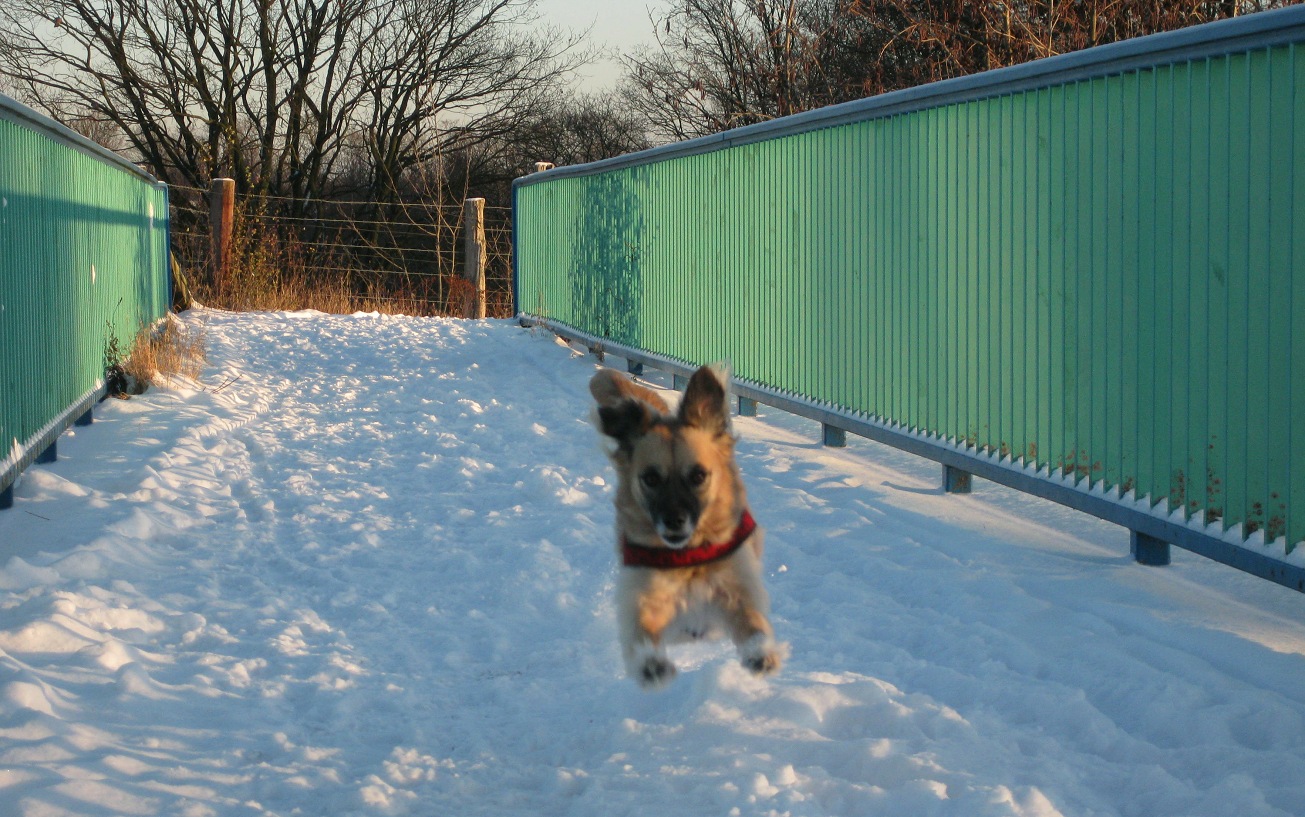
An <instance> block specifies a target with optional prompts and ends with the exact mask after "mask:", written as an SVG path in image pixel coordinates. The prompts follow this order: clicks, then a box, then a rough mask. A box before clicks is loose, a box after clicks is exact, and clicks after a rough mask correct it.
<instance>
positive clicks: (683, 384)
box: [671, 374, 689, 391]
mask: <svg viewBox="0 0 1305 817" xmlns="http://www.w3.org/2000/svg"><path fill="white" fill-rule="evenodd" d="M671 386H673V387H674V388H675V390H676V391H684V390H685V389H687V388H688V387H689V378H687V377H685V376H684V375H682V374H673V375H671Z"/></svg>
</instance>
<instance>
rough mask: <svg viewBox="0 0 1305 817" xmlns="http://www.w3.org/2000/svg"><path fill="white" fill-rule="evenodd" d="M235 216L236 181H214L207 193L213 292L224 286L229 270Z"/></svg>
mask: <svg viewBox="0 0 1305 817" xmlns="http://www.w3.org/2000/svg"><path fill="white" fill-rule="evenodd" d="M235 215H236V180H235V179H214V180H213V184H212V186H211V187H209V191H208V226H209V236H210V240H211V241H212V248H213V265H212V268H211V269H210V270H209V272H210V275H211V276H212V278H211V281H210V283H211V284H212V285H213V289H214V290H215V291H218V290H221V289H222V287H223V286H224V285H225V284H226V280H227V273H228V272H230V270H231V230H232V226H233V224H234V222H235Z"/></svg>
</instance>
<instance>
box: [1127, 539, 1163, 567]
mask: <svg viewBox="0 0 1305 817" xmlns="http://www.w3.org/2000/svg"><path fill="white" fill-rule="evenodd" d="M1128 552H1129V553H1130V554H1132V556H1133V561H1135V562H1137V563H1138V564H1140V565H1154V566H1157V567H1159V566H1163V565H1167V564H1169V543H1168V542H1166V541H1164V540H1163V539H1157V538H1155V537H1154V536H1148V535H1147V534H1145V533H1142V532H1141V531H1131V532H1130V535H1129V545H1128Z"/></svg>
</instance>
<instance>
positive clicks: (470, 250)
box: [462, 199, 485, 318]
mask: <svg viewBox="0 0 1305 817" xmlns="http://www.w3.org/2000/svg"><path fill="white" fill-rule="evenodd" d="M462 216H463V218H462V223H463V230H464V248H465V249H464V252H463V264H464V266H463V273H462V274H463V277H465V278H466V279H467V283H468V284H469V286H468V287H467V296H466V298H465V299H464V301H463V304H464V306H463V310H462V316H463V317H464V318H483V317H485V200H484V199H467V200H466V201H464V202H463V203H462Z"/></svg>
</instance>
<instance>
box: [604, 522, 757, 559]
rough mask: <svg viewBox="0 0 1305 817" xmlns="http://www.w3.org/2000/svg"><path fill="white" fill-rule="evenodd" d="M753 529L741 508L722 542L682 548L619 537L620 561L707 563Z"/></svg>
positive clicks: (727, 552)
mask: <svg viewBox="0 0 1305 817" xmlns="http://www.w3.org/2000/svg"><path fill="white" fill-rule="evenodd" d="M756 529H757V523H756V521H755V520H753V518H752V514H751V513H749V512H748V511H747V509H744V511H743V518H742V519H740V520H739V526H738V527H737V528H735V529H734V535H733V536H732V537H730V539H729V541H726V542H714V543H709V544H706V545H698V546H697V547H692V548H684V549H683V550H674V549H672V548H665V547H649V546H648V545H635V544H632V543H631V542H629V541H628V540H626V539H624V538H623V539H622V540H621V562H622V564H624V565H625V566H626V567H656V568H661V569H668V568H674V567H697V566H698V565H705V564H710V563H711V562H717V561H720V560H721V559H724V558H725V557H726V556H729V555H730V554H731V553H733V552H734V551H736V550H738V549H739V547H740V546H742V545H743V543H744V542H745V541H747V538H748V537H749V536H751V535H752V532H753V531H754V530H756Z"/></svg>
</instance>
